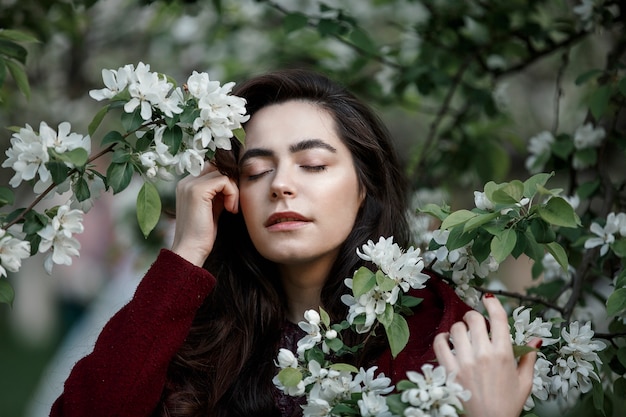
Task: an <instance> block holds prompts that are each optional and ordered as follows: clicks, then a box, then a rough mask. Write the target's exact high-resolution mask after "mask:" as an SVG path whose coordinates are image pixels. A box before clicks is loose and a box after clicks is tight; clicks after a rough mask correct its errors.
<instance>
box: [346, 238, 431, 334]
mask: <svg viewBox="0 0 626 417" xmlns="http://www.w3.org/2000/svg"><path fill="white" fill-rule="evenodd" d="M357 254H358V255H359V257H360V258H361V259H363V260H365V261H369V262H372V263H373V264H375V265H376V266H377V267H378V268H379V269H380V270H381V271H382V272H383V273H384V274H385V275H386V276H387V277H388V278H390V280H391V281H390V282H392V283H393V285H375V286H374V287H373V288H372V289H371V290H369V291H368V292H366V293H365V294H362V295H360V296H359V297H358V298H355V297H354V296H352V295H349V294H345V295H343V296H342V297H341V300H342V301H343V302H344V304H346V305H347V306H348V307H349V308H350V309H349V312H348V322H349V323H350V324H352V323H354V320H355V319H356V318H357V317H359V316H361V315H363V314H364V315H365V323H363V324H357V325H356V329H357V331H358V332H359V333H365V332H368V331H369V330H370V329H371V327H372V325H373V324H374V322H375V321H376V318H377V316H379V315H381V314H383V313H384V312H385V309H386V308H387V305H388V304H391V305H393V304H395V303H396V301H397V300H398V296H399V294H400V291H403V292H407V291H409V289H410V288H413V289H418V288H424V284H425V282H426V281H427V280H428V278H429V276H428V275H426V274H424V273H423V272H422V270H423V269H424V261H423V259H422V257H421V256H420V249H415V248H413V247H410V248H409V249H407V250H406V252H405V251H403V250H402V249H400V247H399V246H398V244H396V243H394V242H393V237H389V238H387V239H385V238H383V237H381V238H380V239H379V241H378V242H377V243H374V242H373V241H371V240H370V241H369V242H367V244H365V245H363V247H362V251H360V250H358V249H357ZM345 284H346V286H348V288H350V289H352V286H353V279H352V278H347V279H346V280H345Z"/></svg>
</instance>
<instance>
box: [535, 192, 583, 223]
mask: <svg viewBox="0 0 626 417" xmlns="http://www.w3.org/2000/svg"><path fill="white" fill-rule="evenodd" d="M537 214H538V215H539V217H541V218H542V219H543V220H545V221H546V222H548V223H550V224H553V225H555V226H561V227H578V226H580V225H581V223H580V218H579V217H578V215H577V214H576V212H575V211H574V208H573V207H572V206H571V205H570V204H569V203H568V202H567V201H565V199H563V198H561V197H552V198H551V199H549V200H548V201H547V202H546V204H545V205H542V206H538V207H537Z"/></svg>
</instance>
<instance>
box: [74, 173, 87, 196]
mask: <svg viewBox="0 0 626 417" xmlns="http://www.w3.org/2000/svg"><path fill="white" fill-rule="evenodd" d="M72 189H73V191H74V195H75V196H76V199H77V200H78V201H85V200H87V199H88V198H89V197H91V191H89V184H88V183H87V181H86V180H85V177H83V176H80V177H79V178H78V179H77V180H76V181H75V182H74V184H73V185H72Z"/></svg>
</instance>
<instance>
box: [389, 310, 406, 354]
mask: <svg viewBox="0 0 626 417" xmlns="http://www.w3.org/2000/svg"><path fill="white" fill-rule="evenodd" d="M385 332H386V333H387V340H389V347H390V348H391V355H392V356H393V357H394V358H395V357H396V356H398V354H399V353H400V352H401V351H402V349H404V347H405V346H406V344H407V343H408V341H409V325H408V324H407V322H406V320H405V319H404V317H402V316H401V315H399V314H394V315H393V321H392V322H391V324H390V325H389V326H385Z"/></svg>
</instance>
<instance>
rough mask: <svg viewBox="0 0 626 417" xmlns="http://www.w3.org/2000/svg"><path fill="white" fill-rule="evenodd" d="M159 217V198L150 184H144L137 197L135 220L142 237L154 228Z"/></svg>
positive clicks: (156, 191)
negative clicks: (137, 222)
mask: <svg viewBox="0 0 626 417" xmlns="http://www.w3.org/2000/svg"><path fill="white" fill-rule="evenodd" d="M160 217H161V197H160V196H159V192H158V190H157V189H156V187H155V186H154V184H152V183H151V182H144V183H143V186H142V187H141V190H139V194H138V195H137V220H138V221H139V228H140V229H141V232H142V233H143V235H144V237H146V238H147V237H148V235H149V234H150V232H151V231H152V230H153V229H154V228H155V227H156V225H157V223H158V222H159V218H160Z"/></svg>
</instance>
